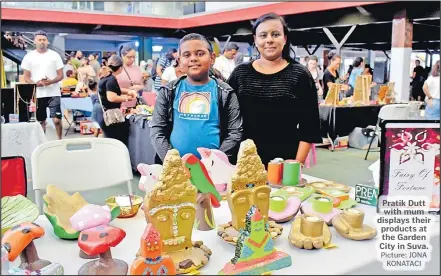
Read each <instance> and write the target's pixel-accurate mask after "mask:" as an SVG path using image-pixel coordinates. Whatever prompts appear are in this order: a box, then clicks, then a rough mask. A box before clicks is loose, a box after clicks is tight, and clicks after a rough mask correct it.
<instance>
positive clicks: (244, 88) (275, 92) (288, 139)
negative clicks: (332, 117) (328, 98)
mask: <svg viewBox="0 0 441 276" xmlns="http://www.w3.org/2000/svg"><path fill="white" fill-rule="evenodd" d="M253 35H254V44H255V46H256V47H257V50H258V52H259V54H260V56H259V58H258V59H256V60H254V61H252V62H250V63H243V64H241V65H239V66H237V67H236V68H235V69H234V71H233V73H232V74H231V76H230V79H229V80H228V82H229V84H230V86H231V87H232V88H233V89H234V90H235V91H236V93H237V95H238V99H239V104H240V109H241V113H242V115H243V127H244V136H245V139H252V140H254V142H255V144H256V146H257V151H258V153H259V156H260V157H261V159H262V162H263V163H264V164H265V165H267V164H268V162H269V161H271V160H272V159H274V158H277V157H280V158H284V159H295V160H297V161H299V162H301V163H304V162H305V159H306V157H307V156H308V153H309V150H310V147H311V143H319V142H322V139H321V137H320V121H319V113H318V104H317V90H316V87H315V84H314V80H313V79H312V78H311V75H310V74H309V72H308V71H307V69H306V67H304V66H302V65H301V64H299V63H297V62H295V61H294V60H293V59H292V58H291V55H290V39H289V31H288V26H287V25H286V23H285V20H284V19H283V17H281V16H279V15H277V14H274V13H269V14H265V15H263V16H261V17H259V18H258V19H257V20H256V21H255V23H254V26H253Z"/></svg>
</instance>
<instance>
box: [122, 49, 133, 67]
mask: <svg viewBox="0 0 441 276" xmlns="http://www.w3.org/2000/svg"><path fill="white" fill-rule="evenodd" d="M135 58H136V52H135V50H130V51H129V52H127V54H126V55H125V56H123V62H124V65H125V66H132V64H133V62H135Z"/></svg>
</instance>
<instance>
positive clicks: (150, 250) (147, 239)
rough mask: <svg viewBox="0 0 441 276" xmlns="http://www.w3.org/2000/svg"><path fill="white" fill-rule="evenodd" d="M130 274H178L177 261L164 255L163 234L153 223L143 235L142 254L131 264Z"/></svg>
mask: <svg viewBox="0 0 441 276" xmlns="http://www.w3.org/2000/svg"><path fill="white" fill-rule="evenodd" d="M130 275H176V267H175V263H174V262H173V260H172V259H171V258H170V256H168V255H163V252H162V242H161V235H160V234H159V232H158V231H156V229H155V227H154V226H153V224H148V225H147V227H146V229H145V231H144V234H143V235H142V238H141V251H140V256H138V257H137V258H136V260H135V261H134V262H133V263H132V265H131V266H130Z"/></svg>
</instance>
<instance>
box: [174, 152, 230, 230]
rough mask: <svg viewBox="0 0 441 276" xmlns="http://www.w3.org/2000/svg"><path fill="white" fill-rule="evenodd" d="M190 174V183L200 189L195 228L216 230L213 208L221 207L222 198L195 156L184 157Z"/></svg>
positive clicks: (203, 166)
mask: <svg viewBox="0 0 441 276" xmlns="http://www.w3.org/2000/svg"><path fill="white" fill-rule="evenodd" d="M182 160H183V161H184V163H185V166H186V167H187V169H188V170H189V172H190V181H191V183H192V184H193V185H194V186H195V187H196V188H197V189H198V192H199V194H198V199H197V206H196V222H195V228H196V229H198V230H201V231H208V230H212V229H214V224H215V222H214V217H213V210H212V208H211V206H213V207H215V208H218V207H220V201H221V200H222V196H221V195H220V194H219V192H218V191H217V190H216V187H215V186H214V184H213V182H212V181H211V178H210V176H209V175H208V172H207V170H206V168H205V165H204V164H203V163H201V162H200V161H199V159H198V158H197V157H196V156H195V155H193V154H186V155H184V156H183V157H182Z"/></svg>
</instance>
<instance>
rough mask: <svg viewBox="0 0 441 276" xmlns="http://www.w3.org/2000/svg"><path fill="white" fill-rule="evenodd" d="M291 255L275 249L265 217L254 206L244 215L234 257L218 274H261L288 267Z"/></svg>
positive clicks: (290, 262)
mask: <svg viewBox="0 0 441 276" xmlns="http://www.w3.org/2000/svg"><path fill="white" fill-rule="evenodd" d="M291 264H292V260H291V256H290V255H288V254H286V253H284V252H281V251H277V250H276V249H275V248H274V242H273V239H272V238H271V234H270V233H269V231H268V228H267V224H266V222H265V219H264V218H263V216H262V215H261V214H260V212H259V209H258V208H257V207H256V206H251V208H250V210H249V211H248V213H247V215H246V222H245V228H244V229H243V231H241V233H240V236H239V240H238V242H237V244H236V251H235V254H234V258H233V259H231V261H230V262H229V263H227V264H226V265H225V266H224V268H223V269H222V270H221V271H220V272H219V274H220V275H263V274H265V273H268V272H271V271H274V270H279V269H282V268H285V267H289V266H291Z"/></svg>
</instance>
